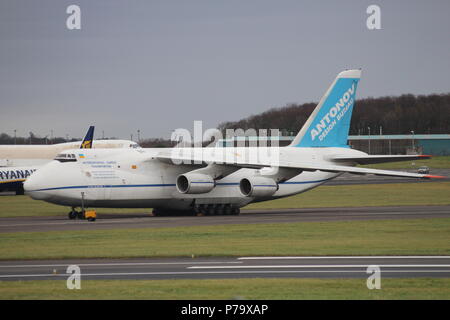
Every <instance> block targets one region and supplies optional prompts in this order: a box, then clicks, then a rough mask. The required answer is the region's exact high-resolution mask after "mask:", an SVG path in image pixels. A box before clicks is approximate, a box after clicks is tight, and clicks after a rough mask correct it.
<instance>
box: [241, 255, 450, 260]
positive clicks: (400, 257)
mask: <svg viewBox="0 0 450 320" xmlns="http://www.w3.org/2000/svg"><path fill="white" fill-rule="evenodd" d="M283 259H305V260H309V259H450V256H335V257H332V256H321V257H319V256H311V257H295V256H291V257H240V258H238V260H283Z"/></svg>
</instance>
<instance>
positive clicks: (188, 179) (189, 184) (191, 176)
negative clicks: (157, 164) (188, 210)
mask: <svg viewBox="0 0 450 320" xmlns="http://www.w3.org/2000/svg"><path fill="white" fill-rule="evenodd" d="M215 186H216V183H215V182H214V179H213V178H212V177H211V176H210V175H207V174H202V173H186V174H181V175H179V176H178V178H177V189H178V191H179V192H181V193H187V194H197V193H206V192H210V191H211V190H212V189H214V187H215Z"/></svg>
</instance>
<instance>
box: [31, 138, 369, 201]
mask: <svg viewBox="0 0 450 320" xmlns="http://www.w3.org/2000/svg"><path fill="white" fill-rule="evenodd" d="M224 149H228V148H204V149H202V150H203V151H202V152H206V153H209V154H214V153H218V152H222V151H223V150H224ZM185 150H189V149H185ZM257 151H258V152H260V151H261V148H233V152H234V153H235V154H244V153H246V152H247V153H252V152H257ZM72 152H73V153H74V154H76V158H77V159H76V161H74V162H58V161H56V160H55V161H52V162H51V163H49V164H47V165H45V166H44V167H42V168H41V169H40V170H38V171H36V172H35V173H34V174H33V176H32V177H30V179H28V180H27V181H26V182H25V190H26V192H27V194H29V195H30V196H31V197H32V198H34V199H39V200H45V201H48V202H51V203H55V204H59V205H66V206H72V207H77V206H81V202H82V199H83V201H84V205H85V206H89V207H121V208H151V207H153V208H155V207H158V208H173V209H187V208H189V207H191V206H192V204H193V202H194V201H195V203H196V204H231V205H233V206H236V207H242V206H245V205H246V204H248V203H250V202H255V201H265V200H271V199H275V198H280V197H286V196H290V195H293V194H297V193H301V192H304V191H307V190H310V189H312V188H315V187H317V186H319V185H321V184H323V183H324V182H326V181H328V180H330V179H333V178H335V177H337V176H338V175H340V173H335V172H334V173H331V172H322V171H304V172H301V171H299V174H297V175H295V176H294V177H292V178H290V179H289V180H287V181H284V182H281V183H279V188H278V190H277V191H276V192H275V193H274V194H273V195H271V196H270V197H263V198H252V197H247V196H244V195H243V194H242V193H241V191H240V188H239V182H240V181H241V179H243V178H246V177H250V176H254V175H256V174H258V170H260V169H250V168H240V169H237V170H236V171H234V172H233V173H231V174H229V175H226V176H225V177H224V178H222V179H218V180H217V181H216V182H215V187H214V188H213V189H212V190H211V191H209V192H206V193H201V194H184V193H181V192H180V191H179V190H178V189H177V187H176V180H177V177H178V176H179V175H180V174H185V173H187V172H190V171H192V170H195V169H196V168H198V165H197V166H191V165H186V164H182V165H175V164H172V163H165V162H163V161H161V160H160V159H157V157H158V154H160V153H161V152H171V149H160V148H158V149H120V150H119V149H97V150H92V149H91V150H83V152H82V154H83V155H84V157H82V158H80V156H79V154H80V153H81V152H80V150H72ZM277 152H278V154H277V156H278V157H279V159H280V161H288V160H289V161H291V162H292V161H294V162H295V161H303V162H310V163H328V164H330V161H329V160H327V157H329V156H330V155H336V154H339V155H350V154H352V155H355V154H365V153H363V152H361V151H357V150H352V149H349V148H293V147H284V148H279V149H277ZM263 170H264V169H263Z"/></svg>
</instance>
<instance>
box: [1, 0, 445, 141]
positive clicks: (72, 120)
mask: <svg viewBox="0 0 450 320" xmlns="http://www.w3.org/2000/svg"><path fill="white" fill-rule="evenodd" d="M71 4H77V5H79V6H80V8H81V30H68V29H67V27H66V19H67V17H68V16H69V15H68V14H66V8H67V7H68V6H69V5H71ZM370 4H377V5H379V6H380V8H381V27H382V29H381V30H368V29H367V27H366V19H367V17H368V14H367V13H366V8H367V7H368V6H369V5H370ZM449 17H450V1H448V0H441V1H439V0H434V1H406V0H404V1H398V0H396V1H379V0H371V1H364V0H347V1H337V0H336V1H300V0H293V1H287V0H270V1H266V0H203V1H200V0H179V1H170V0H169V1H168V0H165V1H163V0H161V1H156V0H154V1H125V0H123V1H113V0H101V1H99V0H95V1H94V0H88V1H75V0H71V1H61V0H54V1H48V0H40V1H32V0H29V1H21V0H1V2H0V44H1V47H0V111H1V115H0V132H6V133H8V134H11V135H12V134H13V132H14V129H17V134H18V135H19V136H25V135H28V132H29V131H33V132H34V133H35V134H38V135H40V136H45V135H47V134H49V133H50V130H53V132H54V135H55V136H65V135H66V134H68V135H69V136H70V137H82V136H83V135H84V133H85V131H86V130H87V128H88V126H89V125H91V124H93V125H95V126H96V137H101V134H102V130H103V131H104V132H105V136H115V137H120V138H126V139H129V138H130V133H134V137H136V131H137V129H140V130H141V136H143V137H165V138H169V137H170V134H171V132H172V130H174V129H176V128H187V129H192V126H193V121H194V120H203V121H204V126H205V127H206V128H209V127H216V126H217V125H218V124H219V123H220V122H223V121H229V120H239V119H241V118H243V117H246V116H249V115H252V114H257V113H260V112H263V111H265V110H268V109H269V108H271V107H281V106H284V105H286V104H287V103H292V102H295V103H304V102H310V101H318V100H319V99H320V97H321V96H322V94H323V93H324V91H325V90H326V88H327V87H328V86H329V84H330V83H331V81H332V80H333V79H334V77H335V76H336V74H337V73H338V72H340V71H342V70H343V69H346V68H362V69H363V75H362V79H361V82H360V86H359V90H358V93H357V97H360V98H361V97H368V96H373V97H379V96H384V95H399V94H403V93H413V94H429V93H444V92H450V37H449V34H450V18H449Z"/></svg>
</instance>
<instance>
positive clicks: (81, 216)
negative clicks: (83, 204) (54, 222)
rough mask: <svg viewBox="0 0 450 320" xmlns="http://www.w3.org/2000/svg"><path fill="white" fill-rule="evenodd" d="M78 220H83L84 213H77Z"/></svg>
mask: <svg viewBox="0 0 450 320" xmlns="http://www.w3.org/2000/svg"><path fill="white" fill-rule="evenodd" d="M77 218H78V219H84V211H80V212H77Z"/></svg>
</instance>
